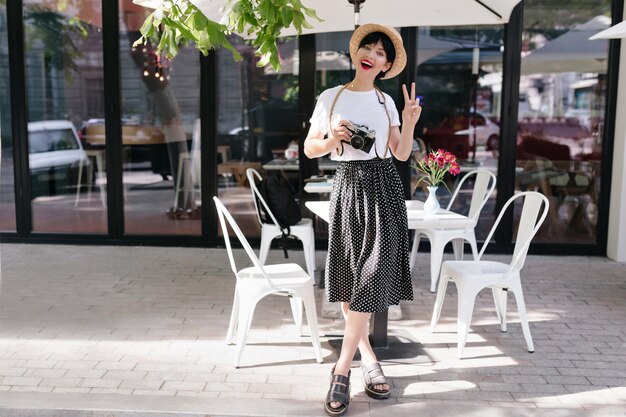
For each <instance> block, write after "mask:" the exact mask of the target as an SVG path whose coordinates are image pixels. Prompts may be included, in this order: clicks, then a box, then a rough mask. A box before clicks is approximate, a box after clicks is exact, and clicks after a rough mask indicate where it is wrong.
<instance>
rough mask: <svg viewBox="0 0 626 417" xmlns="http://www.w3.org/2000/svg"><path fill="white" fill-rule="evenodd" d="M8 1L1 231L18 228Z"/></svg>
mask: <svg viewBox="0 0 626 417" xmlns="http://www.w3.org/2000/svg"><path fill="white" fill-rule="evenodd" d="M9 82H10V80H9V45H8V39H7V12H6V5H5V4H0V231H2V232H15V182H14V177H13V135H12V134H11V100H10V99H11V94H10V91H9V89H10V88H9Z"/></svg>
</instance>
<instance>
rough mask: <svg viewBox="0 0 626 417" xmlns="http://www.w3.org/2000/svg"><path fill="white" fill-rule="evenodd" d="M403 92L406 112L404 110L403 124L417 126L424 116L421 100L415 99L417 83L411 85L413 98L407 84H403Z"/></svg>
mask: <svg viewBox="0 0 626 417" xmlns="http://www.w3.org/2000/svg"><path fill="white" fill-rule="evenodd" d="M402 92H403V93H404V110H402V123H403V124H408V125H409V126H415V125H416V124H417V121H418V120H419V119H420V115H421V114H422V108H421V107H420V99H419V98H415V83H411V96H409V92H408V91H407V89H406V84H402Z"/></svg>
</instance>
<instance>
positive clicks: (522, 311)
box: [511, 281, 535, 353]
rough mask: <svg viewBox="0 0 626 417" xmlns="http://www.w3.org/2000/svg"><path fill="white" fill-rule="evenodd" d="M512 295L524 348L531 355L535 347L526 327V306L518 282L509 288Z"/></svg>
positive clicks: (528, 328)
mask: <svg viewBox="0 0 626 417" xmlns="http://www.w3.org/2000/svg"><path fill="white" fill-rule="evenodd" d="M511 290H512V291H513V294H515V302H516V303H517V309H518V311H519V318H520V322H521V323H522V332H523V333H524V339H526V346H527V347H528V352H530V353H533V352H534V351H535V345H534V344H533V338H532V336H531V335H530V327H529V326H528V317H527V316H526V304H525V303H524V294H523V293H522V286H521V285H520V283H519V281H518V283H517V284H516V285H514V286H513V288H511Z"/></svg>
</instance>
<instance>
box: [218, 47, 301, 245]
mask: <svg viewBox="0 0 626 417" xmlns="http://www.w3.org/2000/svg"><path fill="white" fill-rule="evenodd" d="M231 41H232V42H233V43H234V44H235V45H236V47H237V49H238V50H239V52H240V53H241V55H242V56H243V60H242V61H240V62H236V61H234V60H233V57H232V54H231V53H230V52H229V51H226V50H220V51H218V53H217V54H218V106H217V107H218V147H217V152H218V166H217V172H218V196H219V198H220V199H221V201H222V202H223V203H224V205H225V206H226V207H227V208H228V210H229V211H230V212H231V213H232V215H233V217H234V218H235V220H236V221H237V223H238V224H239V226H240V227H241V229H242V230H243V231H244V233H246V236H248V237H257V236H260V233H261V226H260V224H259V221H258V219H257V216H256V210H255V205H254V199H253V197H252V191H251V189H250V186H249V183H248V180H247V177H246V170H247V169H249V168H252V169H254V170H256V171H257V172H258V173H259V174H260V175H261V176H262V177H263V178H266V177H267V176H268V175H280V176H282V177H283V178H286V179H287V180H288V182H289V184H290V185H291V187H292V188H293V190H294V192H297V190H298V175H299V164H298V160H299V158H298V154H297V153H298V152H297V150H298V149H297V148H298V135H299V130H298V129H299V123H300V122H299V121H300V116H299V115H298V68H299V61H298V59H299V58H298V57H299V52H298V42H297V40H296V39H295V38H284V39H283V38H281V39H279V41H278V43H279V44H278V48H279V51H280V58H281V69H280V71H279V72H276V71H274V70H272V69H271V68H270V67H269V66H267V67H258V66H257V65H256V64H257V62H258V60H259V58H258V57H256V56H255V55H254V48H253V47H252V46H250V45H247V44H246V43H245V42H244V41H243V40H242V39H241V38H239V37H235V36H233V37H232V39H231ZM220 233H221V231H220Z"/></svg>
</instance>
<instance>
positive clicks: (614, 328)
mask: <svg viewBox="0 0 626 417" xmlns="http://www.w3.org/2000/svg"><path fill="white" fill-rule="evenodd" d="M0 253H1V261H2V282H1V288H0V416H39V415H54V416H60V417H74V416H82V415H89V416H94V417H105V416H107V417H108V416H113V415H115V416H131V415H132V416H137V415H150V416H163V417H164V416H173V415H176V416H180V415H185V416H186V415H188V416H192V415H193V416H196V415H212V416H219V415H223V416H226V415H229V416H232V415H238V416H239V415H242V416H243V415H248V416H252V415H254V416H278V415H281V416H283V415H289V416H318V415H324V412H323V408H322V401H323V398H324V396H325V393H326V390H327V389H328V374H329V371H330V369H331V367H332V365H333V363H334V362H335V360H336V354H335V352H334V351H333V349H332V348H331V346H330V344H329V343H328V340H329V339H331V338H333V337H334V336H336V335H340V334H341V332H342V328H343V322H342V321H341V320H336V319H327V318H323V317H320V332H321V334H322V340H323V346H322V347H323V353H324V356H325V359H324V360H325V361H324V363H323V364H321V365H320V364H317V363H316V362H315V360H314V353H313V349H312V347H311V344H310V339H309V338H308V337H301V336H299V335H297V334H296V331H295V327H294V326H293V324H292V321H291V313H290V309H289V303H288V302H287V300H286V299H284V298H283V297H269V298H267V299H266V300H264V301H262V302H261V303H260V304H259V306H258V308H257V310H256V313H255V317H254V322H253V325H252V330H251V332H250V337H249V344H248V346H247V347H246V350H245V352H244V356H243V360H242V367H241V368H240V369H235V368H233V366H232V361H233V355H234V350H235V348H234V346H226V345H225V344H224V343H223V339H224V337H225V334H226V327H227V324H228V319H229V314H230V307H231V303H232V297H233V290H234V276H233V274H232V271H231V270H230V268H229V265H228V263H227V258H226V252H225V250H222V249H212V250H209V249H194V248H154V247H114V246H106V247H98V246H56V245H17V244H3V245H2V246H1V247H0ZM290 254H291V257H292V259H290V260H292V261H295V262H299V263H301V264H303V262H304V260H303V256H302V252H297V251H292V252H290ZM317 256H318V259H317V261H318V266H322V265H323V263H324V257H325V253H324V252H318V254H317ZM448 256H449V255H448ZM237 257H238V258H239V259H240V260H241V262H242V263H241V265H242V266H243V265H244V264H246V262H245V259H244V257H245V254H244V253H243V251H238V252H237ZM488 258H492V259H502V260H504V259H506V257H503V256H488ZM282 261H283V259H282V252H280V251H273V252H272V253H271V255H270V259H269V262H270V263H271V262H282ZM427 265H428V256H427V255H425V254H419V258H418V266H421V267H420V268H418V269H420V270H419V271H417V272H416V274H415V277H414V287H415V296H416V297H415V301H413V302H405V303H404V304H402V307H401V309H402V316H403V317H402V320H398V321H390V323H389V332H390V334H391V335H394V336H397V337H398V338H399V339H401V340H407V341H412V342H419V343H420V344H421V346H422V347H423V355H421V356H419V357H418V358H417V359H416V360H409V361H406V360H390V361H387V362H385V363H384V369H385V372H386V373H387V375H388V376H389V377H391V383H392V387H393V390H392V398H391V399H390V400H388V401H384V402H378V401H374V400H371V399H369V397H367V396H365V395H364V393H363V384H362V379H361V377H360V372H359V369H358V368H355V369H354V370H353V376H352V385H353V389H352V390H353V402H352V404H351V406H350V410H349V413H348V415H350V416H370V415H372V416H373V415H377V416H378V415H394V416H414V415H420V416H438V417H441V416H445V415H467V416H504V415H506V416H544V415H548V414H547V413H548V412H549V413H550V414H551V416H557V417H558V416H625V415H626V411H624V410H626V407H625V405H626V301H625V300H626V264H619V263H615V262H612V261H610V260H607V259H604V258H588V257H548V256H531V257H529V258H528V261H527V265H526V267H525V269H524V270H523V271H522V272H523V285H524V290H525V299H526V304H527V309H528V311H529V319H530V321H531V331H532V334H533V338H534V342H535V348H536V352H535V353H534V354H529V353H528V352H527V351H526V349H525V343H524V339H523V336H522V332H521V328H520V326H519V323H518V321H517V319H516V317H517V314H516V306H515V301H514V300H513V299H512V297H511V298H510V301H509V310H510V311H511V312H510V313H511V314H510V319H509V323H510V324H509V330H508V332H507V333H501V332H500V331H499V326H498V325H497V324H496V319H495V312H494V309H493V305H492V303H493V300H492V299H491V293H490V292H489V291H484V292H483V293H481V294H480V296H479V299H478V300H477V303H476V308H475V313H474V320H473V323H474V325H473V327H472V333H470V335H469V338H468V341H467V345H466V351H465V353H466V356H467V358H465V359H462V360H459V359H456V334H455V314H456V291H455V289H454V286H450V289H449V295H448V298H447V299H446V302H445V305H444V311H443V312H442V320H441V322H440V325H439V327H438V331H437V333H433V334H431V333H429V331H428V325H429V322H430V316H431V313H432V305H433V302H434V294H431V293H430V292H428V280H427V279H426V272H427V269H428V268H427ZM317 295H318V311H319V310H321V300H322V297H323V293H322V291H321V290H317ZM51 410H55V411H51Z"/></svg>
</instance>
